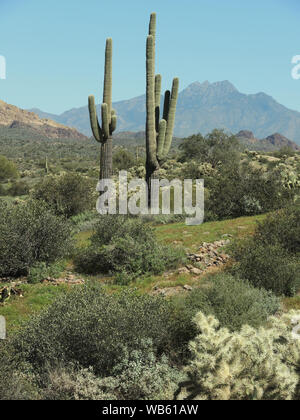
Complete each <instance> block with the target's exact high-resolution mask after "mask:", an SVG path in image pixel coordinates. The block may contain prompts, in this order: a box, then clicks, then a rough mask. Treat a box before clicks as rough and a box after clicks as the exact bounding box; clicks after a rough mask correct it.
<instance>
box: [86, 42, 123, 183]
mask: <svg viewBox="0 0 300 420" xmlns="http://www.w3.org/2000/svg"><path fill="white" fill-rule="evenodd" d="M89 112H90V121H91V127H92V131H93V134H94V137H95V140H96V141H98V142H99V143H101V161H100V179H109V178H111V176H112V134H113V132H114V131H115V129H116V127H117V117H116V113H115V110H113V109H112V39H111V38H108V39H107V40H106V49H105V73H104V89H103V103H102V105H101V115H102V127H101V126H100V124H99V121H98V117H97V111H96V105H95V97H94V96H93V95H91V96H89Z"/></svg>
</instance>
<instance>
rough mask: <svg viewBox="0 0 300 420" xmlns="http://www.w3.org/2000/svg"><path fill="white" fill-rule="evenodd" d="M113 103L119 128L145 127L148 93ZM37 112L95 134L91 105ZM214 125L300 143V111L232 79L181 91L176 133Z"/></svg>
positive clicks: (191, 132) (193, 84) (197, 85)
mask: <svg viewBox="0 0 300 420" xmlns="http://www.w3.org/2000/svg"><path fill="white" fill-rule="evenodd" d="M113 106H114V108H115V109H116V110H117V113H118V117H119V123H118V131H143V130H144V129H145V95H142V96H138V97H136V98H133V99H129V100H125V101H120V102H116V103H114V105H113ZM98 111H99V107H98ZM35 112H37V113H38V114H39V115H40V116H41V117H45V116H48V117H49V116H50V118H52V119H54V120H55V121H57V122H59V123H61V124H66V125H68V126H70V127H75V128H77V129H78V130H79V131H81V132H82V133H84V134H86V135H91V130H90V123H89V115H88V108H87V106H84V107H82V108H76V109H71V110H69V111H66V112H64V113H63V114H61V115H53V114H45V113H44V112H42V111H39V110H37V109H36V110H35ZM214 128H224V129H226V130H228V131H230V132H232V133H237V132H239V131H240V130H245V129H247V130H251V131H252V132H253V133H254V135H255V136H256V137H257V138H266V136H268V135H269V134H270V133H282V135H284V136H286V137H287V138H289V139H291V140H293V141H295V142H296V143H297V144H299V145H300V112H297V111H292V110H290V109H288V108H286V107H284V106H283V105H281V104H279V103H278V102H276V101H275V99H273V98H272V97H271V96H268V95H266V94H265V93H263V92H259V93H256V94H251V95H246V94H244V93H241V92H239V91H238V90H237V89H236V88H235V86H233V85H232V84H231V83H230V82H229V81H223V82H216V83H209V82H204V83H199V82H195V83H192V84H191V85H189V86H188V87H187V88H186V89H184V90H182V91H181V92H180V94H179V99H178V107H177V115H176V124H175V132H174V134H175V136H177V137H186V136H189V135H191V134H196V133H199V132H201V133H202V134H207V133H208V132H209V131H211V130H213V129H214Z"/></svg>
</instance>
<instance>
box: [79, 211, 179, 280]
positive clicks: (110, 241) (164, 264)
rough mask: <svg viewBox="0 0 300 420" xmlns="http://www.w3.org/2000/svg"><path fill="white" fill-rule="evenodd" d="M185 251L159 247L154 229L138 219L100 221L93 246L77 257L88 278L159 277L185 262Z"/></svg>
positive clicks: (117, 218) (106, 218)
mask: <svg viewBox="0 0 300 420" xmlns="http://www.w3.org/2000/svg"><path fill="white" fill-rule="evenodd" d="M184 258H185V256H184V253H183V251H182V250H181V249H178V248H170V247H167V246H163V245H161V244H159V243H158V242H157V240H156V238H155V233H154V230H153V228H151V227H150V226H149V225H147V224H145V223H144V222H143V221H141V220H139V219H136V218H128V217H123V216H116V215H106V216H102V217H100V219H99V221H98V223H97V224H96V226H95V233H94V234H93V236H92V237H91V245H90V246H89V247H88V248H86V249H83V250H80V251H79V252H78V254H77V256H76V257H75V266H76V269H77V270H78V271H81V272H84V273H87V274H97V273H109V272H112V273H128V274H135V275H139V274H144V273H153V274H159V273H161V272H162V271H164V270H165V269H167V268H172V267H175V266H177V265H178V264H179V262H182V261H183V260H184Z"/></svg>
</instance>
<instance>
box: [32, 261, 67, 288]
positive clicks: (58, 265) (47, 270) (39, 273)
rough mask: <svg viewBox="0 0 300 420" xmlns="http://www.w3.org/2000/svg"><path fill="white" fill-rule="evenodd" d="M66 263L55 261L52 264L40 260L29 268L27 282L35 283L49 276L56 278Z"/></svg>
mask: <svg viewBox="0 0 300 420" xmlns="http://www.w3.org/2000/svg"><path fill="white" fill-rule="evenodd" d="M65 268H66V264H65V263H64V262H55V263H53V264H50V265H49V264H46V263H45V262H40V263H37V264H35V265H33V266H32V267H30V269H29V274H28V276H27V281H28V283H32V284H36V283H40V282H41V281H43V280H45V279H47V278H48V277H51V278H54V279H55V278H58V277H59V276H60V275H61V273H62V272H63V271H64V270H65Z"/></svg>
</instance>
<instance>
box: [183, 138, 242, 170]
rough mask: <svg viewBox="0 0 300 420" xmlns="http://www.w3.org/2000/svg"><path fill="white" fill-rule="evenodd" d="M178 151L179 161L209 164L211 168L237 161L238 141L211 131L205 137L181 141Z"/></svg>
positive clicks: (238, 153) (238, 152)
mask: <svg viewBox="0 0 300 420" xmlns="http://www.w3.org/2000/svg"><path fill="white" fill-rule="evenodd" d="M179 149H180V150H181V157H180V160H181V161H189V160H195V161H197V162H198V164H200V163H210V164H211V165H212V167H213V168H215V167H216V166H218V165H220V164H222V165H223V164H228V163H232V162H233V161H238V160H239V156H240V150H239V141H238V139H237V138H236V137H235V136H232V135H227V134H226V133H225V132H224V131H223V130H213V131H212V132H211V133H209V134H207V135H206V136H205V137H203V136H202V135H201V134H196V135H193V136H190V137H188V138H186V139H184V140H183V142H182V144H180V146H179Z"/></svg>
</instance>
